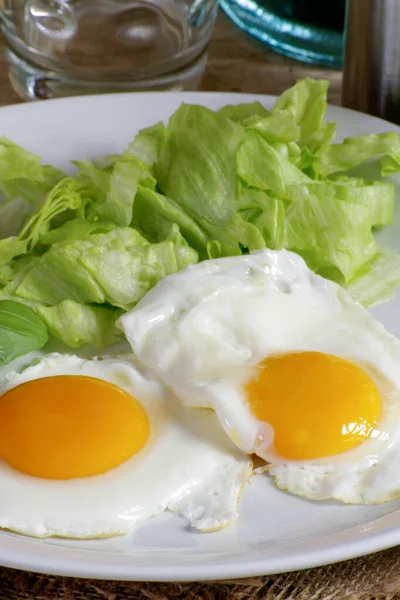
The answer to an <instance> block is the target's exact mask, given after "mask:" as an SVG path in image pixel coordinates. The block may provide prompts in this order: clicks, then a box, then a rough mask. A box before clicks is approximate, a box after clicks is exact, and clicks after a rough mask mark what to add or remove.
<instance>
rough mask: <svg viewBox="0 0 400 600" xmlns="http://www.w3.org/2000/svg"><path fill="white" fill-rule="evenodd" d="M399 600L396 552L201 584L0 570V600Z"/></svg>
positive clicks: (398, 553) (398, 552)
mask: <svg viewBox="0 0 400 600" xmlns="http://www.w3.org/2000/svg"><path fill="white" fill-rule="evenodd" d="M383 598H385V599H386V600H389V599H390V600H400V547H397V548H393V549H391V550H385V551H384V552H379V553H377V554H370V555H369V556H365V557H363V558H357V559H354V560H351V561H347V562H342V563H338V564H336V565H331V566H328V567H319V568H317V569H309V570H306V571H298V572H295V573H287V574H284V575H272V576H266V577H252V578H249V579H236V580H229V581H223V582H207V583H142V582H141V583H133V582H120V581H95V580H87V579H72V578H68V577H53V576H47V575H37V574H35V573H25V572H22V571H15V570H13V569H0V600H200V599H204V600H228V599H229V600H230V599H232V600H342V599H346V600H373V599H377V600H378V599H379V600H381V599H383Z"/></svg>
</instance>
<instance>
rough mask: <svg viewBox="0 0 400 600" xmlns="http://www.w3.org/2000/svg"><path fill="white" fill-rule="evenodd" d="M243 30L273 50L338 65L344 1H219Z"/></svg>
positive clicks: (340, 53) (304, 59)
mask: <svg viewBox="0 0 400 600" xmlns="http://www.w3.org/2000/svg"><path fill="white" fill-rule="evenodd" d="M220 3H221V6H222V8H223V10H224V11H225V12H226V13H227V15H228V16H229V17H230V18H231V19H232V20H233V21H234V22H235V23H236V25H238V26H239V27H241V28H242V29H243V30H244V31H246V32H247V33H249V34H251V35H252V36H254V37H256V38H258V39H259V40H261V41H263V42H266V43H267V44H268V45H269V46H271V47H272V49H273V50H275V51H276V52H280V53H281V54H285V55H286V56H291V57H293V58H297V59H298V60H303V61H306V62H310V63H315V64H321V65H328V66H332V67H339V66H341V64H342V61H343V31H344V21H345V12H346V0H329V1H328V2H326V1H323V0H220Z"/></svg>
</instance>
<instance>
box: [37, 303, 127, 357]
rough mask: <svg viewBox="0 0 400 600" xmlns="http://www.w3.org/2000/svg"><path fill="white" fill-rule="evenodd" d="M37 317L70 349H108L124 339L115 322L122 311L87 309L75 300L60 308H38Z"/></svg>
mask: <svg viewBox="0 0 400 600" xmlns="http://www.w3.org/2000/svg"><path fill="white" fill-rule="evenodd" d="M36 311H37V313H38V314H39V315H40V317H41V318H42V320H43V321H44V323H45V324H46V325H47V327H48V329H49V331H50V333H51V334H52V335H53V336H54V337H55V338H57V339H59V340H61V341H62V342H64V343H65V344H67V346H69V347H70V348H79V346H84V345H86V344H91V345H93V346H94V347H95V348H99V349H101V348H106V347H107V346H110V345H111V344H113V343H115V342H116V341H117V340H118V338H119V337H120V335H121V331H120V330H118V329H117V327H116V325H115V321H116V320H117V318H118V317H119V316H120V315H121V311H120V310H115V309H113V308H111V307H103V306H84V305H82V304H77V303H76V302H74V301H73V300H64V301H63V302H61V303H60V304H57V305H56V306H40V305H39V306H37V307H36Z"/></svg>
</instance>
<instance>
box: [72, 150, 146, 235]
mask: <svg viewBox="0 0 400 600" xmlns="http://www.w3.org/2000/svg"><path fill="white" fill-rule="evenodd" d="M75 164H76V165H77V166H79V168H80V172H79V174H78V176H77V180H78V181H79V182H80V184H81V185H82V187H83V190H82V192H81V193H82V195H83V196H84V197H85V199H86V210H85V216H86V217H87V218H88V219H89V220H90V221H98V220H100V221H108V222H113V223H115V224H116V225H118V226H121V227H126V226H128V225H129V224H130V223H131V221H132V208H133V202H134V200H135V195H136V191H137V188H138V184H139V181H140V180H141V179H142V178H143V177H146V176H150V173H149V171H148V167H147V166H146V165H145V164H144V163H143V162H141V161H140V160H139V159H138V158H136V157H135V156H133V154H131V153H129V152H125V153H124V154H123V155H122V156H121V157H119V158H118V160H116V161H115V162H114V163H113V165H112V168H111V169H110V168H99V167H97V166H96V165H95V164H94V163H93V162H92V161H89V160H85V161H80V162H75Z"/></svg>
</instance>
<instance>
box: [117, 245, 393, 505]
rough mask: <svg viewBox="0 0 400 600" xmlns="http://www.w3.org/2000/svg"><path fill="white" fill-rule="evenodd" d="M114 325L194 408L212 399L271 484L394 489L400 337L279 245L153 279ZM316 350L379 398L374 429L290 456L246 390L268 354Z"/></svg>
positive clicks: (356, 495)
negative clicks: (355, 369)
mask: <svg viewBox="0 0 400 600" xmlns="http://www.w3.org/2000/svg"><path fill="white" fill-rule="evenodd" d="M120 326H121V327H122V329H123V330H124V332H125V335H126V337H127V339H128V341H129V342H130V344H131V346H132V349H133V351H134V352H135V354H136V356H137V357H138V358H139V360H140V361H141V362H142V363H143V364H144V365H146V366H147V367H149V368H151V369H152V370H153V372H154V373H156V375H157V377H158V378H159V379H161V380H162V381H164V382H165V383H166V384H167V385H168V386H169V387H170V388H171V389H172V390H173V391H174V392H175V394H176V395H177V396H178V397H179V398H180V399H181V401H182V402H183V403H184V404H185V405H186V406H190V407H199V406H208V407H212V408H213V409H214V410H215V411H216V414H217V416H218V418H219V420H220V422H221V424H222V426H223V427H224V429H225V431H226V432H227V433H228V435H229V436H230V438H231V439H232V440H233V441H234V442H235V444H237V446H238V447H240V448H241V449H242V450H244V451H245V452H248V453H253V452H254V453H256V454H258V455H259V456H260V457H262V458H264V459H265V460H266V461H268V462H270V463H271V468H270V470H269V473H270V474H271V475H272V476H273V477H274V478H275V483H276V485H277V486H278V487H280V488H282V489H285V490H287V491H289V492H292V493H294V494H298V495H301V496H304V497H307V498H310V499H327V498H335V499H338V500H341V501H343V502H348V503H368V504H373V503H379V502H384V501H388V500H392V499H394V498H398V497H400V342H399V341H398V340H397V339H396V338H395V337H394V336H392V335H391V334H389V333H388V332H387V331H386V330H385V329H384V328H383V327H382V325H380V324H379V323H378V322H376V321H375V320H374V319H373V318H372V317H371V316H370V315H369V313H368V312H367V311H366V310H365V309H364V308H362V307H361V306H360V305H359V304H357V303H355V302H354V301H353V300H352V299H351V297H350V296H349V294H348V293H347V292H346V291H345V290H343V288H341V287H340V286H338V285H337V284H335V283H333V282H331V281H328V280H326V279H323V278H322V277H320V276H318V275H316V274H314V273H313V272H312V271H311V270H310V269H308V267H307V266H306V264H305V262H304V261H303V259H302V258H301V257H299V256H298V255H296V254H294V253H291V252H288V251H285V250H282V251H270V250H264V251H260V252H255V253H253V254H251V255H248V256H239V257H232V258H223V259H217V260H212V261H204V262H202V263H200V264H197V265H193V266H191V267H189V268H188V269H186V270H185V271H182V272H180V273H178V274H175V275H172V276H170V277H168V278H166V279H164V280H163V281H161V282H160V283H159V284H158V285H157V286H156V287H155V288H154V289H153V290H151V291H150V292H149V293H148V294H147V295H146V296H145V297H144V298H143V299H142V300H141V301H140V303H139V304H138V305H137V307H136V308H134V309H133V310H132V311H130V312H129V313H127V314H126V315H124V316H123V317H122V318H121V319H120ZM297 351H317V352H323V353H326V354H332V355H335V356H338V357H341V358H343V359H346V360H349V361H351V362H353V363H355V364H357V365H359V366H360V367H362V368H363V369H364V370H365V371H367V373H368V374H369V375H370V377H371V378H372V379H373V380H374V382H375V383H376V385H377V387H378V389H379V392H380V395H381V398H382V417H381V419H380V422H379V424H378V427H377V430H376V431H375V432H374V434H373V436H372V437H371V438H369V439H368V440H367V441H366V442H364V443H363V444H361V445H360V446H358V447H356V448H354V449H352V450H349V451H347V452H344V453H341V454H338V455H335V456H330V457H321V458H320V459H315V460H302V461H289V460H287V459H284V458H283V457H281V456H279V455H278V454H277V452H276V451H275V449H274V445H273V437H274V433H273V429H272V428H271V427H270V426H269V425H268V424H267V423H263V422H260V421H257V419H256V418H255V417H254V416H253V415H252V414H251V412H250V410H249V407H248V404H247V401H246V397H245V394H244V391H243V386H244V384H245V383H246V382H247V381H248V380H249V379H250V377H251V376H252V372H253V369H254V368H255V366H256V365H257V364H258V363H259V362H260V361H261V360H263V359H265V358H267V357H268V356H271V355H276V354H282V353H287V352H297Z"/></svg>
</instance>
